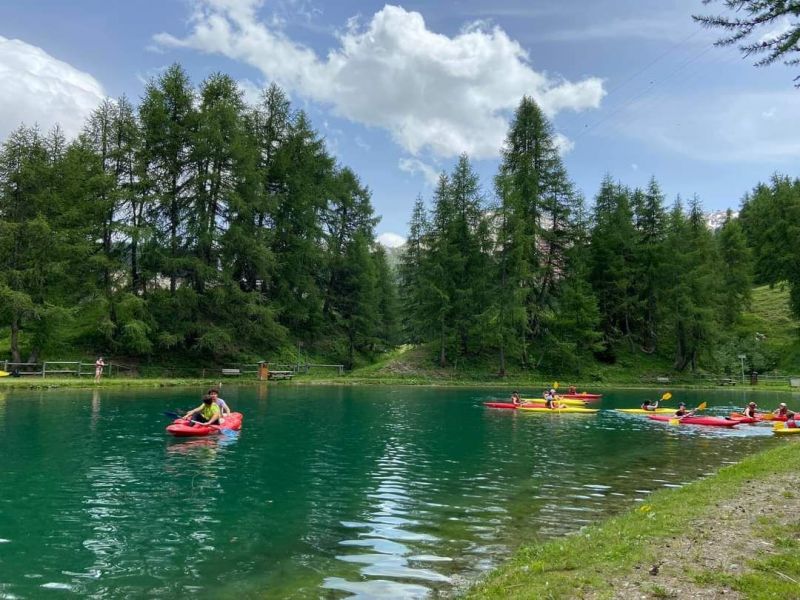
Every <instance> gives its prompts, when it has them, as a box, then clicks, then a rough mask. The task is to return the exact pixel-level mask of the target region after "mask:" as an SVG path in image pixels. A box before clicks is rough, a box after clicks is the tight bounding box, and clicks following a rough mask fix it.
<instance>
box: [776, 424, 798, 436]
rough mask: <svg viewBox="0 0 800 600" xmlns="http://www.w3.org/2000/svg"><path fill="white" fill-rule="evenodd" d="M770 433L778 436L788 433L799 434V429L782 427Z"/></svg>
mask: <svg viewBox="0 0 800 600" xmlns="http://www.w3.org/2000/svg"><path fill="white" fill-rule="evenodd" d="M772 431H773V432H774V433H777V434H778V435H787V434H790V433H800V427H786V425H784V426H783V427H781V428H780V429H773V430H772Z"/></svg>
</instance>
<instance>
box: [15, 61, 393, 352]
mask: <svg viewBox="0 0 800 600" xmlns="http://www.w3.org/2000/svg"><path fill="white" fill-rule="evenodd" d="M376 223H377V219H376V218H375V217H374V216H373V210H372V206H371V198H370V192H369V190H367V189H366V188H365V187H364V186H363V185H362V184H361V183H360V182H359V181H358V178H357V177H356V175H355V174H354V173H353V172H352V171H350V170H349V169H347V168H341V167H339V166H338V165H336V163H335V161H334V160H333V158H332V157H331V156H330V155H329V154H328V153H327V151H326V149H325V145H324V143H323V141H322V139H321V138H320V137H319V135H318V134H317V133H316V132H315V131H314V129H313V128H312V126H311V123H310V122H309V120H308V118H307V117H306V116H305V115H304V114H303V113H302V112H299V113H293V112H292V111H291V107H290V105H289V102H288V100H287V99H286V96H285V94H284V93H283V92H282V91H281V90H280V88H278V87H277V86H275V85H272V86H270V87H269V88H268V89H267V90H265V91H264V93H263V95H262V98H261V102H260V103H259V105H258V106H256V107H250V106H248V105H247V104H246V103H245V102H244V100H243V94H242V91H241V90H240V89H239V88H238V86H237V84H236V82H235V81H234V80H233V79H232V78H231V77H229V76H227V75H223V74H213V75H211V76H209V77H208V78H207V79H206V80H205V81H204V82H202V84H200V86H199V88H197V89H195V88H194V87H193V85H192V83H191V81H190V80H189V78H188V76H187V74H186V72H185V71H184V70H183V69H182V68H181V67H180V66H179V65H173V66H171V67H170V68H169V69H167V70H166V71H165V72H164V73H162V74H161V75H160V76H158V77H157V78H155V79H154V80H152V81H151V82H149V83H148V85H147V87H146V89H145V93H144V97H143V98H142V101H141V103H140V105H139V107H138V109H136V108H134V107H133V106H132V105H131V104H130V102H128V100H127V99H125V98H121V99H119V100H117V101H111V100H108V101H105V102H103V103H102V104H101V105H100V106H99V107H98V108H97V110H96V111H94V113H93V114H92V115H91V116H90V118H89V119H88V120H87V123H86V126H85V128H84V131H83V133H82V134H81V136H80V137H79V138H78V139H76V140H74V141H72V142H71V143H67V142H66V141H65V140H64V138H63V136H61V134H60V132H59V131H58V130H55V131H54V132H53V133H52V134H50V135H49V136H47V137H43V136H42V135H41V134H40V133H39V132H38V131H37V130H35V129H26V128H20V129H19V130H17V131H16V132H14V133H13V134H12V135H11V136H9V138H8V139H7V140H6V142H5V143H4V145H3V147H2V151H0V327H2V328H6V327H7V328H8V331H10V354H11V358H12V360H14V361H20V360H21V359H22V354H21V353H22V351H23V350H24V349H27V350H28V352H29V355H28V359H29V360H31V361H35V360H36V359H37V357H39V356H40V355H41V354H42V353H45V352H48V350H50V349H54V348H56V347H60V345H62V344H63V343H65V340H66V338H67V337H71V339H72V341H73V343H76V344H80V345H83V346H85V347H86V348H92V349H93V351H98V350H102V351H103V352H104V353H107V352H111V353H114V354H117V355H119V354H123V355H127V356H134V357H135V356H139V357H144V358H148V357H152V356H154V355H156V354H160V355H162V356H163V355H164V354H165V353H169V354H170V355H171V356H172V355H174V356H179V357H180V356H186V357H194V358H198V357H210V358H212V359H213V360H215V361H221V360H226V359H232V358H236V357H240V356H247V357H250V358H252V357H267V356H269V354H270V353H276V352H280V351H281V349H282V348H283V347H284V346H286V345H289V344H293V343H294V340H302V341H304V342H305V343H306V348H307V351H309V352H315V351H316V350H315V348H316V347H325V348H340V349H342V350H341V352H339V354H338V356H337V358H340V359H342V360H343V361H345V360H346V362H347V363H348V364H355V363H356V362H358V361H359V360H361V359H362V357H372V356H374V355H375V354H376V352H379V351H385V350H387V349H389V348H391V347H392V345H393V344H395V343H397V341H398V340H397V338H398V333H397V319H398V315H397V311H398V308H397V300H396V290H395V280H394V277H393V275H392V274H391V272H390V270H389V268H388V265H387V264H386V257H385V254H384V253H383V251H382V249H380V248H379V247H378V246H377V244H376V243H375V236H374V226H375V224H376Z"/></svg>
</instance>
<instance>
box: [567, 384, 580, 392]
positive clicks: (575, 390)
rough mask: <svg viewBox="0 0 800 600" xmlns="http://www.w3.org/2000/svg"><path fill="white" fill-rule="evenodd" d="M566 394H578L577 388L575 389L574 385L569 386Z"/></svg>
mask: <svg viewBox="0 0 800 600" xmlns="http://www.w3.org/2000/svg"><path fill="white" fill-rule="evenodd" d="M567 393H568V394H577V393H578V388H576V387H575V386H574V385H571V386H569V391H567Z"/></svg>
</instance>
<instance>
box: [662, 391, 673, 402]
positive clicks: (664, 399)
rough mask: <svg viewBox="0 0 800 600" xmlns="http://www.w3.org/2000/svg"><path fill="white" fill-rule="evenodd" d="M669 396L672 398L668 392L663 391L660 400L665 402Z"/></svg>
mask: <svg viewBox="0 0 800 600" xmlns="http://www.w3.org/2000/svg"><path fill="white" fill-rule="evenodd" d="M670 398H672V394H671V393H670V392H665V393H664V394H662V396H661V401H662V402H666V401H667V400H669V399H670Z"/></svg>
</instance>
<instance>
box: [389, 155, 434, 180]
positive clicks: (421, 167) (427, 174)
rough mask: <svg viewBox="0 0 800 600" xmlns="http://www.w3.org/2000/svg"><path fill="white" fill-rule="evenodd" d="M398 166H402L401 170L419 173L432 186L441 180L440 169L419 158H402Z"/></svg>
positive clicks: (413, 173)
mask: <svg viewBox="0 0 800 600" xmlns="http://www.w3.org/2000/svg"><path fill="white" fill-rule="evenodd" d="M397 166H398V167H400V170H401V171H405V172H406V173H411V174H412V175H415V174H417V173H419V174H420V175H422V176H423V177H424V178H425V182H426V183H427V184H428V185H429V186H430V187H435V186H436V184H437V183H438V182H439V171H437V170H436V169H435V168H433V167H432V166H431V165H429V164H427V163H424V162H422V161H421V160H419V159H418V158H407V157H406V158H401V159H400V161H399V162H398V164H397Z"/></svg>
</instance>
